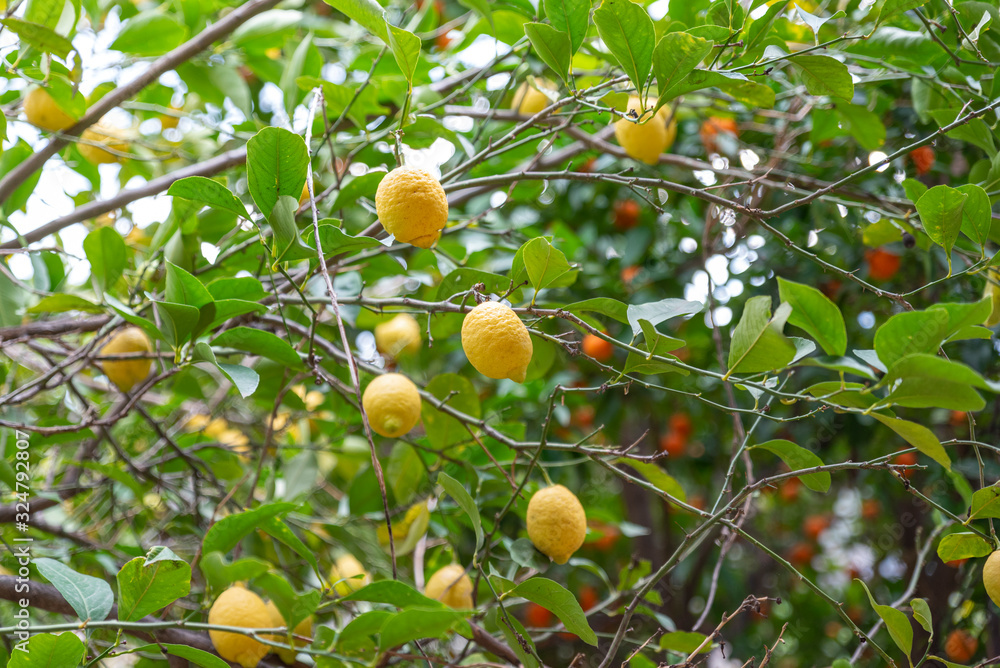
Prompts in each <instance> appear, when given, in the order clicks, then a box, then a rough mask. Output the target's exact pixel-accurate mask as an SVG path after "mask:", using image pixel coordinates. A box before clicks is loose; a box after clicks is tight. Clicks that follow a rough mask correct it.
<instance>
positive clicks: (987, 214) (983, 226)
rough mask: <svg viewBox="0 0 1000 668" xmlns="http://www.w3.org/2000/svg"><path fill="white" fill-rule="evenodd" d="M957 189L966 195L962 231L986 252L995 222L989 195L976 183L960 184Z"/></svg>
mask: <svg viewBox="0 0 1000 668" xmlns="http://www.w3.org/2000/svg"><path fill="white" fill-rule="evenodd" d="M955 190H957V191H958V192H960V193H962V194H963V195H965V196H966V200H965V206H964V207H962V233H963V234H964V235H965V236H967V237H969V238H970V239H972V240H973V241H975V242H976V243H977V244H979V247H980V248H983V249H984V253H985V247H986V241H987V240H988V239H989V238H990V227H991V225H992V222H993V221H992V212H991V211H990V198H989V195H987V194H986V191H985V190H984V189H983V188H982V187H980V186H977V185H975V184H969V185H964V186H959V187H958V188H956V189H955Z"/></svg>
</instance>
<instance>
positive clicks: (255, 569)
mask: <svg viewBox="0 0 1000 668" xmlns="http://www.w3.org/2000/svg"><path fill="white" fill-rule="evenodd" d="M198 566H199V568H201V572H202V573H203V574H204V576H205V581H206V582H208V584H209V586H211V587H212V588H213V589H225V588H226V587H228V586H229V585H231V584H232V583H234V582H240V581H243V580H253V579H255V578H258V577H260V576H261V575H263V574H264V573H266V572H267V571H268V570H270V568H271V565H270V564H268V563H267V562H266V561H262V560H261V559H257V558H256V557H244V558H242V559H237V560H236V561H234V562H232V563H230V562H229V561H228V560H227V559H226V558H225V556H223V554H222V553H221V552H209V553H207V554H205V555H204V556H203V557H202V559H201V561H200V562H198Z"/></svg>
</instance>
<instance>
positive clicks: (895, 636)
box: [857, 580, 913, 661]
mask: <svg viewBox="0 0 1000 668" xmlns="http://www.w3.org/2000/svg"><path fill="white" fill-rule="evenodd" d="M857 581H858V582H861V586H862V587H864V588H865V593H866V594H867V595H868V601H869V602H870V603H871V606H872V609H874V610H875V614H877V615H878V616H879V617H881V618H882V621H883V622H885V627H886V629H887V630H888V631H889V636H891V637H892V641H893V642H894V643H896V647H898V648H899V649H900V650H902V652H903V654H905V655H906V658H907V661H909V657H910V653H911V652H912V651H913V627H912V626H910V620H909V619H908V618H907V617H906V613H904V612H902V611H901V610H897V609H896V608H893V607H891V606H888V605H879V604H878V603H876V602H875V597H874V596H872V593H871V592H870V591H869V590H868V585H866V584H865V583H864V582H862V581H861V580H857Z"/></svg>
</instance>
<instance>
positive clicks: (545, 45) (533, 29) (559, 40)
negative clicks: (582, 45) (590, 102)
mask: <svg viewBox="0 0 1000 668" xmlns="http://www.w3.org/2000/svg"><path fill="white" fill-rule="evenodd" d="M524 34H525V35H527V36H528V40H529V41H530V42H531V46H532V47H533V48H534V50H535V53H536V54H538V57H539V58H541V59H542V62H544V63H545V64H546V65H548V66H549V68H550V69H551V70H552V71H553V72H555V73H556V74H557V75H559V78H560V79H562V80H563V81H564V82H568V81H569V68H570V59H571V58H572V57H573V48H572V45H571V44H570V40H569V35H568V34H566V33H564V32H560V31H559V30H556V29H555V28H553V27H552V26H550V25H548V24H547V23H525V24H524Z"/></svg>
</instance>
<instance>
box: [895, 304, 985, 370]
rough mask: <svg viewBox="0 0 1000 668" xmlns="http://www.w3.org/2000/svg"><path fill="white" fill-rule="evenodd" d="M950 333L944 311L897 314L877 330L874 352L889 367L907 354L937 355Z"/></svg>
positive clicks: (931, 310)
mask: <svg viewBox="0 0 1000 668" xmlns="http://www.w3.org/2000/svg"><path fill="white" fill-rule="evenodd" d="M987 315H988V314H987ZM985 319H986V316H983V320H985ZM980 322H982V320H980ZM970 324H971V323H970ZM949 330H950V316H949V313H948V311H946V310H944V309H928V310H926V311H904V312H903V313H897V314H896V315H894V316H892V317H891V318H889V319H888V320H886V321H885V322H884V323H883V324H882V326H881V327H879V328H878V330H876V332H875V352H876V353H878V358H879V360H881V361H882V363H883V364H884V365H885V366H886V367H887V368H888V367H890V366H892V365H893V364H894V363H895V362H896V360H898V359H900V358H902V357H905V356H906V355H910V354H913V353H928V354H933V353H936V352H937V350H938V348H939V347H941V344H942V343H944V341H945V339H947V338H948V335H949Z"/></svg>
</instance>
